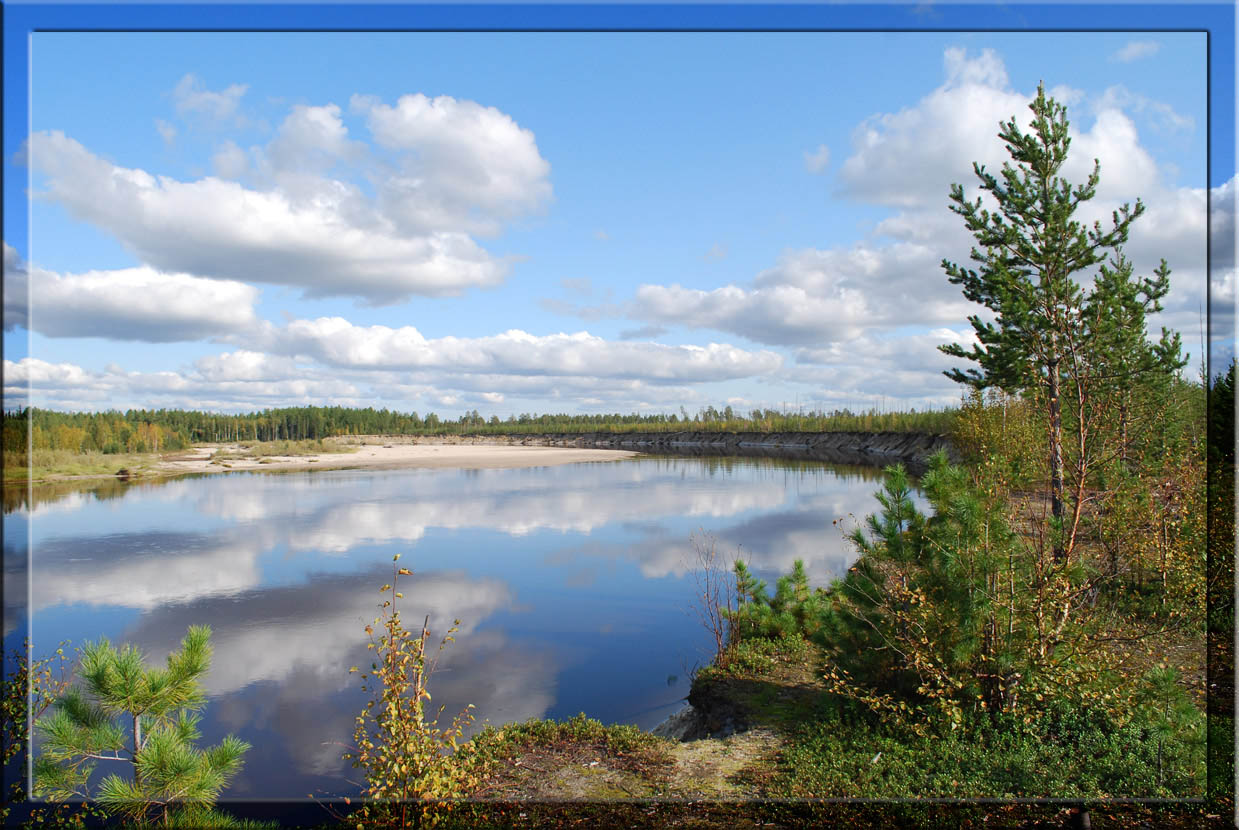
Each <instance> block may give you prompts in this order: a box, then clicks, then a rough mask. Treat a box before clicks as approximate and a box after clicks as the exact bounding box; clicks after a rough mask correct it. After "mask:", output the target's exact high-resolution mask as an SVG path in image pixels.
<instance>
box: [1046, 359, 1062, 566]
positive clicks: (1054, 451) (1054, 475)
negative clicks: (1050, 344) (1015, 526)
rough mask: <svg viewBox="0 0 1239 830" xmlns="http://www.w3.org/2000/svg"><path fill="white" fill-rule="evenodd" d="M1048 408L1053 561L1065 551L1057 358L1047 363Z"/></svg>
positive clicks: (1060, 558) (1060, 411) (1060, 416)
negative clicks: (1056, 529) (1053, 533)
mask: <svg viewBox="0 0 1239 830" xmlns="http://www.w3.org/2000/svg"><path fill="white" fill-rule="evenodd" d="M1048 368H1049V393H1050V400H1049V408H1050V436H1049V437H1050V513H1051V514H1052V515H1053V517H1054V519H1055V523H1056V524H1057V526H1058V529H1059V532H1058V533H1056V534H1055V539H1054V561H1056V562H1061V561H1062V560H1063V558H1064V555H1065V551H1064V549H1063V542H1062V537H1061V529H1062V526H1063V517H1064V513H1065V511H1064V509H1063V415H1062V401H1061V400H1060V397H1059V396H1060V394H1061V389H1060V382H1059V371H1058V360H1057V359H1055V360H1052V361H1051V362H1050V364H1049V367H1048Z"/></svg>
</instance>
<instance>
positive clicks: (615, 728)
mask: <svg viewBox="0 0 1239 830" xmlns="http://www.w3.org/2000/svg"><path fill="white" fill-rule="evenodd" d="M665 742H666V741H665V739H664V738H659V737H657V736H655V735H651V734H650V733H649V732H644V731H642V730H641V729H638V728H637V727H636V726H633V725H631V724H613V725H611V726H606V725H604V724H603V723H602V722H601V721H599V720H596V719H594V718H589V717H586V716H585V713H584V712H581V713H580V714H578V715H574V716H573V717H571V718H569V719H568V720H565V721H554V720H550V719H539V718H531V719H530V720H527V721H525V722H524V723H511V724H508V725H507V726H504V727H502V728H496V727H494V726H490V725H488V726H486V727H485V728H484V729H483V730H482V731H481V732H479V733H478V734H477V735H475V736H474V737H473V739H472V740H471V741H470V742H469V743H470V746H471V751H473V752H475V753H477V754H478V756H479V757H490V758H492V759H495V760H501V759H504V758H508V757H510V756H511V755H512V754H514V753H515V752H517V751H518V750H521V749H525V748H528V747H532V746H540V747H558V746H563V745H565V744H594V745H598V746H602V747H605V748H606V749H607V750H608V751H609V752H611V753H614V754H618V755H627V754H631V753H635V752H640V751H643V750H649V749H652V748H655V747H660V746H662V745H663V744H664V743H665Z"/></svg>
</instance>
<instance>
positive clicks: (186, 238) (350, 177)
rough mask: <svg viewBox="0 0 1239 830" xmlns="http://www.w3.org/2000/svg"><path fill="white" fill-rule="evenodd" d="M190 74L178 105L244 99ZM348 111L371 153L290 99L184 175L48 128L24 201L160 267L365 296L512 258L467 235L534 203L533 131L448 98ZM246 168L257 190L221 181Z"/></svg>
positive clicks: (545, 194) (452, 289) (429, 288)
mask: <svg viewBox="0 0 1239 830" xmlns="http://www.w3.org/2000/svg"><path fill="white" fill-rule="evenodd" d="M196 83H197V81H196V79H193V78H192V76H187V80H183V81H182V84H181V85H180V86H178V89H179V90H181V93H178V95H179V97H178V99H177V100H178V101H181V102H182V104H181V105H182V106H183V107H184V108H186V109H188V110H191V111H203V112H210V113H212V114H213V115H215V116H219V115H220V114H221V113H224V114H227V113H230V112H232V109H233V108H235V101H236V99H239V97H240V95H241V94H242V93H243V92H244V89H243V88H241V87H230V88H229V90H227V91H226V93H210V92H206V91H202V90H198V89H197V87H196V86H195V84H196ZM353 108H354V110H356V111H358V112H361V113H363V114H364V115H365V116H366V121H367V123H368V125H369V127H370V130H371V133H372V137H373V138H374V140H375V141H376V142H377V143H378V144H379V145H380V147H381V149H382V150H383V151H384V152H383V153H382V154H381V155H380V154H378V153H374V152H371V148H370V147H369V146H368V145H367V144H365V143H364V142H361V141H358V140H355V139H353V138H351V137H350V135H349V132H348V129H347V126H346V125H345V124H344V121H343V117H342V114H341V111H340V108H339V107H338V106H336V105H334V104H327V105H323V106H305V105H299V106H296V107H294V108H293V110H292V111H291V112H290V113H289V115H288V116H287V117H286V118H285V120H284V122H283V123H282V124H281V125H280V127H279V129H278V130H277V132H276V135H275V137H274V138H273V139H272V140H271V142H270V143H268V144H267V145H266V146H265V147H256V148H251V149H250V151H249V152H248V153H247V151H245V150H243V149H242V148H240V147H239V146H237V145H236V144H235V143H233V142H225V143H223V144H221V145H220V147H219V148H218V149H217V151H216V153H215V155H214V157H213V159H212V163H213V166H214V169H215V171H216V173H217V174H218V177H216V176H209V177H205V178H202V179H198V180H196V181H181V180H177V179H174V178H171V177H168V176H160V175H155V174H152V173H150V172H148V171H146V170H141V169H132V168H124V167H119V166H117V165H114V164H112V163H110V162H108V161H106V160H104V159H102V158H100V157H99V156H97V155H95V154H94V153H92V152H91V151H90V150H88V149H87V148H85V147H84V146H82V145H81V144H80V143H79V142H77V141H75V140H74V139H72V138H70V137H68V136H66V135H64V134H63V133H61V132H57V131H54V132H40V133H36V134H34V135H32V136H31V138H30V141H29V144H28V147H27V150H28V152H27V157H28V159H29V162H30V164H31V166H32V167H34V169H35V170H36V171H38V173H40V174H41V177H42V185H43V189H42V190H41V191H39V194H38V195H40V196H41V197H43V198H47V199H51V200H54V201H57V202H59V203H61V204H63V205H64V206H65V208H67V209H68V210H69V212H70V213H71V214H73V215H74V216H75V217H76V218H78V219H81V220H83V221H87V222H90V223H92V224H94V225H96V226H98V227H99V228H101V229H103V230H104V231H106V232H108V233H111V234H112V235H113V236H115V237H116V238H117V239H118V240H119V241H120V242H121V243H122V244H124V245H125V246H126V247H128V248H129V249H130V250H132V251H133V252H134V253H135V254H136V255H137V256H138V257H139V258H140V259H141V260H142V261H143V262H144V263H145V264H148V265H150V266H152V267H154V268H157V269H159V270H163V271H172V272H182V273H187V274H193V275H195V276H201V277H207V278H211V279H222V280H243V281H248V282H258V283H272V284H277V285H289V286H295V287H299V288H301V289H302V290H303V291H304V293H305V295H306V296H308V297H336V296H352V297H359V298H361V299H363V300H365V301H367V302H369V303H371V304H388V303H395V302H400V301H403V300H406V299H408V298H409V297H410V296H413V295H423V296H445V295H455V294H459V293H460V292H462V291H463V290H465V289H468V288H478V287H487V286H494V285H497V284H499V283H500V282H502V280H503V279H504V277H505V275H506V273H507V271H508V269H509V267H510V265H511V262H512V261H513V260H514V258H512V257H496V256H494V255H492V254H491V253H489V252H488V251H487V250H485V249H484V248H482V247H481V246H480V245H479V244H478V243H477V242H476V241H475V240H474V239H473V238H472V237H471V236H470V234H477V233H487V234H494V233H497V232H498V231H499V230H500V229H501V228H502V226H503V223H504V222H506V221H508V220H510V219H512V218H514V217H516V216H519V215H521V214H523V213H527V212H529V211H532V210H536V209H538V208H539V207H540V206H541V205H543V204H544V203H545V202H546V201H547V200H549V198H550V196H551V186H550V182H549V173H550V165H549V164H548V163H547V162H546V161H545V160H544V159H543V158H542V157H541V155H540V154H539V152H538V148H537V145H536V143H535V141H534V136H533V133H532V132H530V131H529V130H527V129H524V128H522V127H520V126H519V125H518V124H516V122H515V121H513V120H512V119H511V118H510V117H509V116H507V115H505V114H503V113H501V112H499V111H498V110H496V109H494V108H492V107H482V106H481V105H479V104H476V103H474V102H472V101H458V100H456V99H452V98H435V99H428V98H426V97H425V96H405V97H403V98H401V99H399V101H398V103H397V104H396V106H394V107H393V106H388V105H386V104H383V103H381V102H379V101H377V100H376V99H371V98H354V100H353ZM337 165H343V166H344V168H345V169H344V170H343V171H342V172H338V171H337V170H336V166H337ZM334 175H339V176H340V178H332V176H334ZM245 176H248V177H249V178H251V179H253V181H254V182H256V183H257V184H254V185H253V186H249V187H247V186H243V185H242V184H241V183H240V182H238V181H235V180H236V179H239V178H242V177H245ZM358 177H368V178H369V181H370V184H371V185H372V186H373V190H374V195H369V194H367V192H366V191H364V190H363V189H362V187H361V186H360V185H359V184H358V183H357V180H358Z"/></svg>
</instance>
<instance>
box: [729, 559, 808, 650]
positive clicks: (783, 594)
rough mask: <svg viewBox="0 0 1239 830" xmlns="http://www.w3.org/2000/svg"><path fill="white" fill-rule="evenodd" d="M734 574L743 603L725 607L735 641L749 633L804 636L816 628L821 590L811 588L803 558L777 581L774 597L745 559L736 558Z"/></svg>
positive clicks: (747, 635) (760, 635) (754, 635)
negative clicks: (746, 563)
mask: <svg viewBox="0 0 1239 830" xmlns="http://www.w3.org/2000/svg"><path fill="white" fill-rule="evenodd" d="M735 574H736V588H737V593H738V595H739V597H740V603H739V604H738V606H737V607H736V608H735V609H734V610H725V616H726V617H727V619H728V621H729V622H730V624H731V632H732V641H733V643H734V642H736V641H742V640H744V639H746V638H750V637H784V636H793V635H795V636H801V637H805V636H808V635H810V634H813V633H814V632H815V631H816V630H817V627H818V620H819V617H820V615H821V611H822V592H821V591H820V590H816V591H815V590H812V589H810V588H809V577H808V574H807V573H806V572H805V569H804V562H803V561H802V560H800V559H797V560H796V561H795V563H794V565H793V566H792V571H791V573H790V574H787V575H786V576H782V577H780V578H779V580H778V582H776V583H775V592H774V596H773V597H771V596H769V595H768V594H767V593H766V585H765V583H764V582H762V581H761V580H760V579H758V578H756V577H755V576H753V575H752V574H751V573H750V572H749V570H748V566H747V565H745V564H744V562H743V561H741V560H736V563H735ZM728 659H730V656H728Z"/></svg>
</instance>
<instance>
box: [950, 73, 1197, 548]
mask: <svg viewBox="0 0 1239 830" xmlns="http://www.w3.org/2000/svg"><path fill="white" fill-rule="evenodd" d="M1029 109H1030V110H1031V111H1032V120H1031V130H1030V132H1028V133H1025V132H1023V130H1022V129H1021V128H1020V127H1019V125H1018V123H1017V122H1016V120H1015V118H1014V117H1012V118H1011V119H1010V120H1009V121H1007V122H1005V123H1003V124H1001V125H1000V127H1001V129H1000V132H999V138H1001V139H1002V140H1003V142H1004V143H1005V144H1006V146H1007V150H1008V152H1009V154H1010V156H1011V161H1012V162H1014V165H1013V164H1011V163H1004V164H1003V167H1002V173H1001V179H1000V178H999V177H997V176H994V175H993V174H991V173H988V172H986V170H985V168H984V167H983V166H981V165H979V164H974V165H973V169H974V171H975V173H976V176H977V178H978V180H979V182H980V189H981V190H982V191H983V192H984V193H986V194H988V196H989V197H990V198H991V199H992V200H993V202H994V203H995V204H996V206H997V210H995V211H993V212H991V211H990V210H988V209H986V208H984V207H983V204H984V201H983V199H982V198H981V197H978V198H977V199H976V200H975V201H971V202H970V201H968V200H967V199H965V198H964V191H963V187H962V186H960V185H958V184H957V185H953V186H952V188H951V196H950V198H951V203H952V204H951V211H952V212H954V213H956V214H958V215H960V216H961V217H963V219H964V224H965V226H966V227H967V229H968V230H969V231H970V232H971V233H972V234H973V235H974V237H975V238H976V241H977V244H978V247H975V248H973V249H972V252H971V258H972V260H973V262H974V263H976V270H972V269H969V268H965V267H962V266H959V265H957V264H955V263H951V262H947V261H946V260H943V262H942V267H943V269H944V270H945V271H946V274H947V278H948V279H949V280H950V281H951V282H952V283H954V284H956V285H959V286H961V288H962V289H963V293H964V296H965V297H966V298H967V299H969V300H971V301H973V302H976V303H980V304H981V305H984V306H985V307H986V308H987V309H989V310H990V312H992V319H987V320H982V319H981V317H979V316H977V315H973V316H972V317H970V318H969V322H970V323H971V324H972V327H973V330H974V332H975V335H976V338H977V340H978V344H976V345H974V346H973V347H972V348H971V350H970V351H966V350H965V349H964V348H963V347H961V346H960V345H958V344H948V345H944V346H940V347H939V348H940V349H941V350H942V351H943V352H945V353H946V354H949V355H952V356H954V357H959V358H964V359H967V360H970V361H972V362H974V363H976V364H977V367H976V368H973V369H968V370H967V371H962V370H960V369H951V370H949V371H947V372H946V374H947V376H948V377H950V378H952V379H953V380H956V381H958V382H960V383H964V384H967V385H969V386H972V387H974V388H976V389H984V388H988V387H998V388H1000V389H1002V390H1004V391H1006V392H1011V393H1017V392H1019V393H1025V394H1027V395H1028V396H1029V397H1030V398H1031V399H1032V400H1034V401H1035V402H1037V404H1038V405H1039V406H1040V407H1041V408H1042V409H1043V416H1042V425H1043V428H1044V430H1045V435H1046V439H1045V452H1046V462H1045V470H1046V472H1047V473H1048V478H1049V481H1048V485H1049V486H1048V489H1049V493H1050V499H1051V512H1052V515H1053V521H1052V524H1051V526H1050V530H1051V533H1050V539H1051V543H1052V545H1053V548H1054V555H1055V557H1056V558H1057V559H1060V560H1069V559H1071V558H1072V556H1073V553H1074V551H1075V546H1076V543H1077V541H1079V537H1078V533H1079V531H1080V529H1081V520H1082V512H1083V510H1084V508H1085V505H1086V502H1087V501H1088V500H1089V498H1088V496H1087V494H1086V490H1087V488H1088V486H1089V483H1090V478H1093V477H1095V476H1096V475H1097V473H1098V471H1097V470H1096V467H1097V466H1098V465H1104V464H1105V462H1106V460H1107V459H1108V458H1109V457H1111V456H1113V457H1115V458H1117V459H1118V460H1119V462H1121V464H1123V465H1124V466H1127V465H1129V463H1132V462H1134V461H1135V460H1136V456H1138V455H1139V454H1140V451H1141V450H1142V449H1143V450H1145V451H1146V452H1147V450H1148V448H1149V446H1150V445H1154V444H1157V443H1161V444H1162V447H1161V449H1162V450H1165V449H1166V443H1167V440H1168V439H1169V440H1172V441H1173V440H1178V439H1179V438H1181V437H1182V436H1181V435H1179V436H1174V435H1172V434H1171V433H1172V432H1173V430H1170V431H1167V430H1166V429H1165V428H1164V427H1165V426H1168V425H1169V424H1168V423H1167V422H1166V421H1165V419H1163V418H1161V415H1162V412H1163V411H1164V410H1163V407H1164V406H1165V405H1166V404H1167V403H1168V402H1169V395H1170V392H1171V389H1172V387H1173V386H1174V385H1175V382H1176V381H1175V377H1176V373H1177V372H1178V371H1179V370H1180V369H1181V368H1182V367H1183V366H1184V365H1186V361H1187V358H1186V357H1184V356H1181V354H1180V338H1179V335H1177V334H1171V333H1170V332H1169V331H1167V330H1165V329H1163V330H1162V336H1161V339H1160V341H1158V342H1157V343H1155V344H1151V343H1149V341H1148V339H1147V327H1146V319H1145V318H1146V316H1147V315H1148V314H1150V313H1154V312H1157V311H1160V310H1161V308H1162V306H1161V299H1162V298H1163V297H1165V296H1166V294H1167V293H1168V292H1169V290H1170V269H1169V268H1168V267H1167V265H1166V263H1165V261H1162V263H1161V265H1160V266H1159V267H1158V268H1157V270H1156V271H1155V272H1154V276H1153V277H1149V278H1136V277H1135V276H1134V275H1133V269H1132V265H1131V263H1130V262H1129V261H1128V260H1127V258H1126V256H1125V255H1124V253H1123V250H1122V248H1123V245H1125V244H1126V242H1127V239H1128V233H1129V229H1130V226H1131V223H1132V222H1134V221H1135V220H1136V219H1137V218H1138V217H1140V216H1141V215H1142V214H1143V212H1144V205H1143V204H1142V203H1141V202H1140V201H1139V200H1137V201H1136V205H1135V207H1134V208H1132V207H1131V206H1129V205H1126V204H1124V205H1121V206H1120V207H1119V208H1118V210H1116V211H1114V214H1113V223H1112V225H1111V227H1110V228H1109V229H1108V230H1104V231H1103V230H1102V227H1101V223H1094V225H1093V227H1092V228H1089V227H1088V226H1087V225H1085V224H1083V223H1081V222H1079V221H1077V220H1076V219H1075V218H1074V217H1075V212H1076V210H1077V208H1078V207H1079V206H1080V205H1081V204H1082V203H1084V202H1086V201H1088V200H1090V199H1092V198H1093V197H1094V196H1095V195H1096V192H1097V185H1098V182H1099V181H1100V164H1099V163H1096V162H1095V164H1094V168H1093V172H1092V174H1091V175H1090V176H1089V178H1088V181H1087V182H1086V183H1085V184H1083V185H1078V186H1073V185H1072V184H1071V183H1069V182H1067V181H1066V180H1064V179H1062V178H1060V177H1059V171H1060V170H1061V168H1062V166H1063V164H1064V163H1065V162H1066V160H1067V152H1068V149H1069V147H1070V145H1071V139H1070V137H1069V135H1068V132H1069V131H1068V126H1069V125H1068V121H1067V118H1066V108H1065V107H1064V106H1062V105H1061V104H1059V103H1058V102H1056V101H1055V100H1054V99H1052V98H1047V97H1046V95H1045V88H1044V86H1040V87H1038V89H1037V97H1036V98H1035V99H1034V100H1033V102H1032V103H1031V104H1030V105H1029ZM1094 266H1097V267H1098V270H1097V273H1096V274H1095V278H1094V280H1093V284H1092V286H1091V288H1090V289H1089V290H1088V291H1087V292H1085V290H1084V289H1083V288H1082V287H1081V286H1080V284H1079V283H1077V282H1076V279H1075V275H1076V274H1080V273H1083V272H1086V271H1089V270H1091V269H1092V268H1093V267H1094ZM1157 421H1161V423H1162V427H1163V428H1162V429H1160V430H1154V431H1153V432H1155V433H1158V434H1155V435H1151V436H1143V435H1141V433H1145V432H1149V431H1150V430H1149V425H1150V423H1152V422H1157ZM1147 437H1152V438H1154V439H1160V441H1158V440H1153V441H1148V440H1145V441H1144V446H1143V447H1140V446H1137V445H1138V444H1140V443H1141V440H1140V439H1141V438H1147ZM1068 502H1070V507H1071V510H1070V511H1069V510H1068V509H1067V508H1068Z"/></svg>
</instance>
